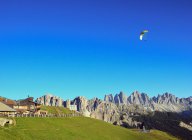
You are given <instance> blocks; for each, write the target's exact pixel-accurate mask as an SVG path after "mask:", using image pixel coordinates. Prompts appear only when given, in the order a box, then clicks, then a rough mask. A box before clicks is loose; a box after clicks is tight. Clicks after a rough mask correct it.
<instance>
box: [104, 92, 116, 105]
mask: <svg viewBox="0 0 192 140" xmlns="http://www.w3.org/2000/svg"><path fill="white" fill-rule="evenodd" d="M104 101H106V102H112V103H113V102H114V99H113V95H112V94H109V95H105V97H104Z"/></svg>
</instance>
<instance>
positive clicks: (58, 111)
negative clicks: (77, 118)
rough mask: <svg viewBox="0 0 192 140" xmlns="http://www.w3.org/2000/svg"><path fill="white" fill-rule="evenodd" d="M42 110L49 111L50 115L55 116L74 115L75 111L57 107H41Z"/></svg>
mask: <svg viewBox="0 0 192 140" xmlns="http://www.w3.org/2000/svg"><path fill="white" fill-rule="evenodd" d="M41 110H45V111H48V113H51V114H55V115H59V114H71V113H74V111H71V110H69V109H68V108H65V107H55V106H41Z"/></svg>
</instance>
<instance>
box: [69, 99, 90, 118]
mask: <svg viewBox="0 0 192 140" xmlns="http://www.w3.org/2000/svg"><path fill="white" fill-rule="evenodd" d="M72 104H74V105H77V111H79V112H81V113H82V114H83V115H84V116H86V117H89V116H90V112H89V111H88V108H89V107H88V100H87V99H86V98H85V97H82V96H79V97H76V98H75V99H74V100H73V101H72Z"/></svg>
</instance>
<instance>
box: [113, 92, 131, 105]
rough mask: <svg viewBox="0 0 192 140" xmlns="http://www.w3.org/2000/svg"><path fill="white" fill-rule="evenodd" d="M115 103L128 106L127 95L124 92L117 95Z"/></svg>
mask: <svg viewBox="0 0 192 140" xmlns="http://www.w3.org/2000/svg"><path fill="white" fill-rule="evenodd" d="M114 102H115V104H128V101H127V95H125V94H124V93H123V92H120V93H119V94H116V95H115V97H114Z"/></svg>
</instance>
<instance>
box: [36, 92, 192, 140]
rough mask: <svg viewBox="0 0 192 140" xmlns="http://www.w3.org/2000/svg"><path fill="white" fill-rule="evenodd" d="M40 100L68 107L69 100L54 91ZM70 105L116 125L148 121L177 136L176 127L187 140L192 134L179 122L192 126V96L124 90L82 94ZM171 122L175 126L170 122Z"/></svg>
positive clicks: (151, 125) (149, 124)
mask: <svg viewBox="0 0 192 140" xmlns="http://www.w3.org/2000/svg"><path fill="white" fill-rule="evenodd" d="M36 101H37V102H38V103H41V104H43V105H48V106H64V107H66V106H65V104H66V103H65V102H66V101H64V100H63V99H61V98H60V97H57V96H53V95H50V94H49V95H45V96H42V97H40V98H37V100H36ZM70 104H71V105H76V106H77V111H79V112H80V113H82V114H83V115H84V116H86V117H91V118H95V119H99V120H103V121H106V122H109V123H112V124H114V125H120V126H123V127H128V128H130V127H138V125H139V124H141V122H143V121H144V122H145V124H146V125H147V126H148V128H155V129H160V130H163V131H168V132H170V133H171V134H173V135H177V133H175V131H173V130H178V131H183V135H182V138H184V139H185V137H186V139H187V136H189V135H190V134H191V130H187V131H186V130H185V131H184V130H183V129H184V128H183V127H182V128H181V127H180V126H179V122H184V123H186V126H187V125H189V126H191V127H192V125H191V124H192V121H191V122H190V121H189V120H192V97H188V98H178V97H176V96H175V95H173V94H171V93H164V94H162V95H158V96H156V97H152V98H150V97H149V96H148V95H147V94H146V93H139V92H138V91H134V92H133V93H132V94H131V95H130V96H127V95H126V94H124V93H123V92H120V93H119V94H116V95H115V96H113V94H107V95H105V96H104V100H102V99H98V98H93V99H90V100H89V99H87V98H85V97H83V96H79V97H76V98H75V99H73V100H71V101H70ZM158 112H159V113H158ZM170 113H172V114H174V115H170ZM149 118H150V119H149ZM166 119H167V120H168V119H169V121H167V120H166ZM157 120H158V121H157ZM170 120H172V121H170ZM157 122H159V123H157ZM170 122H171V124H172V125H169V123H170ZM165 124H166V126H164V125H165ZM184 132H185V135H184ZM190 136H191V135H190Z"/></svg>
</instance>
